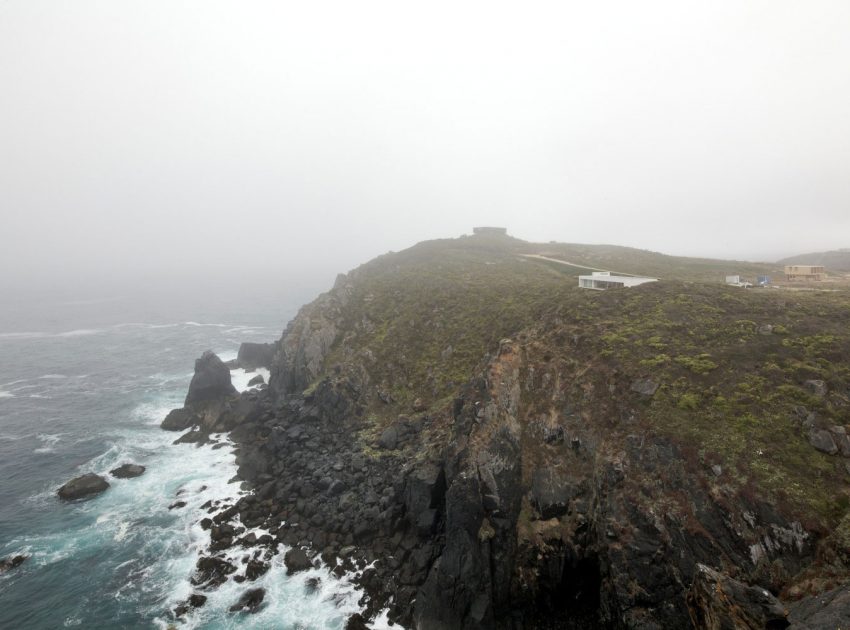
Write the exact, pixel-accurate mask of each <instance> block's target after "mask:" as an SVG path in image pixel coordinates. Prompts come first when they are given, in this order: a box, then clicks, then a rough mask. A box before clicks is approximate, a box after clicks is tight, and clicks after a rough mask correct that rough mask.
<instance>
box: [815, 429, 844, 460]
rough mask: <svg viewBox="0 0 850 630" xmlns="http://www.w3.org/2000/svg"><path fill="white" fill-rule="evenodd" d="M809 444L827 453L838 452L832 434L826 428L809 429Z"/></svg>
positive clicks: (833, 453)
mask: <svg viewBox="0 0 850 630" xmlns="http://www.w3.org/2000/svg"><path fill="white" fill-rule="evenodd" d="M809 444H811V445H812V446H814V447H815V448H816V449H818V450H819V451H821V452H822V453H826V454H827V455H835V454H836V453H837V452H838V446H837V445H836V444H835V440H834V439H833V437H832V434H831V433H830V432H829V431H826V430H824V429H815V428H813V429H812V430H811V431H809Z"/></svg>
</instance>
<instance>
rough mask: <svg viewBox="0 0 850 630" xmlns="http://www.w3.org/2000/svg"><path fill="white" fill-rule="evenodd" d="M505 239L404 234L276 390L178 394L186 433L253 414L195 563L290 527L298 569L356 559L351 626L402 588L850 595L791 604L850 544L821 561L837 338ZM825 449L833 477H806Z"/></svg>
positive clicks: (262, 543)
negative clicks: (584, 287)
mask: <svg viewBox="0 0 850 630" xmlns="http://www.w3.org/2000/svg"><path fill="white" fill-rule="evenodd" d="M485 245H487V244H486V243H483V242H482V245H481V247H484V246H485ZM435 247H436V246H435ZM449 247H454V245H451V246H449V245H447V246H446V248H443V249H440V250H439V251H440V252H441V256H442V255H443V254H445V256H448V254H446V252H450V251H452V250H450V249H449ZM476 247H477V246H476ZM487 247H490V248H493V247H495V245H487ZM499 247H502V246H501V245H500V246H499ZM482 251H483V252H484V253H483V254H480V255H478V256H477V257H476V256H473V255H472V254H470V252H469V251H467V250H464V251H463V252H462V254H461V255H459V261H460V262H457V264H456V266H455V267H452V266H451V265H452V263H451V261H449V262H446V260H445V256H443V257H440V258H439V259H437V260H435V259H428V258H427V257H426V258H423V257H422V256H421V255H420V254H421V252H411V253H407V254H405V256H407V257H406V258H405V257H404V256H399V257H395V256H391V255H388V256H387V257H386V259H385V260H379V261H377V262H375V263H370V265H369V266H367V267H368V268H366V269H360V270H357V271H356V272H352V273H351V274H349V275H347V276H342V277H340V278H339V279H338V280H337V283H336V284H335V286H334V288H333V289H332V290H331V291H330V292H328V293H327V294H324V295H323V296H321V297H320V298H318V299H317V300H316V301H315V302H313V303H311V304H309V305H307V306H305V307H304V308H302V309H301V311H300V312H299V314H298V315H297V316H296V318H295V319H294V320H293V321H292V322H290V324H289V325H288V326H287V328H286V331H285V332H284V334H283V336H282V338H281V339H280V341H279V342H278V343H277V344H275V345H274V347H275V350H276V351H275V355H274V358H273V360H272V363H271V375H270V379H269V387H268V388H258V389H256V390H252V391H249V392H246V393H243V394H242V395H238V396H237V395H235V394H233V393H232V392H231V391H229V390H228V388H227V387H226V386H224V379H223V378H221V381H220V382H219V385H222V387H219V388H218V390H217V391H218V394H217V395H215V396H211V397H209V398H206V399H205V400H204V401H203V402H200V401H194V402H192V403H191V404H190V403H189V398H188V397H187V407H186V409H185V410H183V411H181V412H180V413H177V412H174V415H173V417H172V416H169V417H170V418H171V420H170V421H169V422H168V426H169V427H174V428H181V429H186V428H190V427H197V428H196V430H195V431H193V432H190V433H187V434H186V436H184V438H181V439H186V440H189V439H192V440H194V439H195V438H196V437H198V438H203V436H205V435H207V434H208V433H209V432H212V431H219V430H222V431H223V430H228V431H230V438H231V440H232V441H233V443H234V444H235V445H236V451H235V453H236V463H237V465H238V471H239V473H238V478H239V480H241V481H242V482H243V483H244V487H246V488H250V489H251V492H250V493H248V494H245V495H244V496H241V497H240V498H239V499H238V500H236V501H235V502H233V503H232V504H231V503H221V504H215V503H213V504H211V505H209V506H205V507H208V511H209V515H208V516H207V517H205V518H204V520H203V521H202V523H201V525H202V527H204V529H205V530H207V531H208V532H209V536H210V540H209V545H208V548H207V550H206V552H205V554H208V555H205V557H204V558H202V559H201V561H199V563H198V571H197V573H196V575H195V577H194V580H195V584H197V585H199V586H203V587H204V588H214V587H215V586H216V585H217V584H221V583H222V582H223V581H226V580H231V579H232V580H234V581H236V582H240V583H242V582H246V581H247V582H250V581H251V580H254V579H257V578H258V577H259V576H261V575H263V573H264V572H265V571H266V570H267V567H268V566H269V563H270V562H271V561H272V557H273V556H274V555H275V554H277V553H280V552H281V550H282V549H289V551H288V552H287V553H286V556H285V560H284V562H285V564H286V566H287V567H288V570H289V571H290V572H295V571H303V570H308V569H309V568H310V567H312V566H313V563H314V562H318V560H319V559H321V561H322V562H324V563H325V564H326V565H327V566H328V567H329V568H330V569H331V570H332V571H333V572H334V573H336V574H337V575H342V574H344V573H348V574H349V575H353V574H354V572H357V574H356V577H353V578H352V579H354V580H355V581H356V583H357V584H358V585H359V586H360V587H361V588H362V590H363V593H364V594H363V599H362V605H363V606H364V610H363V611H362V613H361V615H362V616H361V617H352V621H351V624H352V626H353V627H359V624H361V623H365V622H368V620H369V619H371V618H373V617H374V615H375V614H377V612H378V611H380V610H382V609H384V608H389V613H388V616H389V619H390V620H392V621H393V622H399V623H401V624H403V625H404V626H405V627H415V628H419V629H422V630H425V629H430V628H433V629H437V628H439V629H442V628H452V629H457V630H461V629H462V630H473V629H475V630H484V629H485V628H487V629H489V628H494V629H496V630H508V629H511V630H513V629H514V628H537V627H551V628H591V629H592V628H631V629H640V630H649V629H656V628H657V629H667V628H686V627H690V626H692V625H696V626H697V627H706V628H737V627H741V628H784V627H786V626H787V625H788V624H789V623H794V624H801V623H802V624H805V623H808V621H809V620H816V621H817V620H818V619H832V620H834V619H837V618H838V617H837V616H836V615H840V614H843V613H842V612H841V611H842V610H843V609H844V606H843V603H842V602H844V601H845V599H844V595H842V593H841V592H838V593H837V594H836V595H835V597H834V598H832V599H831V600H830V601H831V602H832V601H834V602H835V603H834V604H830V605H824V606H822V607H821V608H819V609H818V608H817V606H815V605H814V604H811V605H810V606H809V607H808V608H807V607H806V606H807V605H805V604H803V603H802V602H801V603H800V605H799V607H798V608H793V610H792V612H791V614H790V615H786V608H788V606H787V605H786V604H787V603H788V601H790V597H791V595H789V593H792V592H793V593H797V594H796V595H794V597H795V598H799V597H801V596H802V594H804V593H810V592H818V589H819V590H824V587H823V584H827V585H828V588H832V587H833V586H835V585H836V583H838V580H840V579H841V577H842V576H844V575H846V574H845V573H841V571H843V570H845V569H842V568H841V566H839V565H840V564H841V563H836V566H837V567H838V568H836V569H835V572H834V573H830V574H829V575H830V579H829V580H827V581H824V582H823V584H821V583H820V582H818V583H815V582H814V581H810V582H805V580H803V579H802V578H800V577H799V576H801V575H803V573H804V572H805V571H806V570H817V563H819V562H820V563H824V562H826V560H825V556H826V554H825V552H824V548H823V545H822V542H823V538H824V536H825V535H827V534H828V527H827V524H834V520H835V518H836V516H835V515H836V514H837V515H839V516H840V511H841V510H842V509H844V508H843V507H842V505H844V503H843V501H844V499H843V496H844V493H845V491H844V486H845V485H846V475H847V473H846V472H845V469H844V460H842V457H846V456H850V439H848V438H847V434H846V430H845V427H844V421H842V420H841V418H843V417H846V411H847V409H850V400H848V399H847V397H846V396H845V395H844V394H843V393H842V392H846V391H848V387H847V384H846V383H843V382H838V381H840V377H839V376H833V377H831V378H832V379H833V380H831V381H829V382H828V383H827V382H826V381H824V383H825V384H824V387H823V388H821V387H820V386H819V385H818V386H817V387H815V386H813V385H808V384H805V379H806V378H810V375H811V374H815V375H819V374H821V373H824V374H825V373H827V370H826V368H825V367H824V366H826V365H827V361H826V359H823V360H821V359H822V358H817V353H816V351H818V349H819V348H821V346H823V347H824V348H825V350H824V351H823V352H826V353H830V354H829V357H831V358H832V360H834V361H839V360H840V358H841V357H840V356H839V355H840V352H839V351H837V350H836V349H835V344H834V343H833V342H832V341H830V342H829V343H828V344H827V342H826V341H825V340H824V339H825V338H824V337H822V336H814V337H812V336H809V337H805V338H803V339H802V340H789V338H788V327H787V326H785V325H783V326H781V327H780V326H779V325H778V324H777V325H776V326H775V328H774V330H772V331H771V334H769V335H767V334H760V333H759V331H758V326H757V324H755V323H754V322H758V321H765V320H767V321H775V322H779V321H783V322H785V321H786V319H785V315H784V314H783V313H785V310H786V309H779V308H778V307H777V308H773V307H771V306H770V305H766V304H764V303H762V302H758V303H757V304H755V305H751V304H750V303H749V302H742V301H745V300H749V299H759V300H761V299H762V298H761V297H758V296H757V297H756V298H750V296H749V295H741V296H739V295H737V294H735V295H732V294H729V293H728V292H725V291H723V290H722V287H718V288H714V287H710V288H706V289H704V290H703V289H694V287H693V286H691V285H681V286H679V285H677V286H673V285H666V284H665V283H661V282H659V283H657V284H656V285H653V286H651V287H647V288H643V287H642V288H641V291H640V292H637V291H631V292H619V293H618V292H616V291H611V292H608V293H603V294H593V295H592V296H591V295H590V294H589V293H582V294H580V295H578V296H576V295H574V293H575V291H576V290H575V289H563V288H562V287H561V284H562V283H561V281H560V278H559V277H557V276H556V275H554V276H553V275H552V274H548V275H544V276H541V277H543V278H546V279H547V280H546V281H545V282H546V284H545V286H541V287H536V288H535V291H536V293H535V292H532V291H530V290H529V289H528V287H527V283H528V278H529V277H530V275H529V274H528V273H527V269H528V267H527V265H528V264H531V263H530V262H528V261H524V262H516V260H515V258H516V256H515V252H513V251H511V252H508V254H504V255H502V254H503V253H500V252H499V251H496V250H494V249H485V250H482ZM427 265H432V266H433V267H434V269H435V271H434V273H433V274H432V275H431V276H428V275H427V274H426V273H425V272H423V268H425V267H427ZM511 265H515V267H511ZM492 268H495V269H492ZM511 269H513V271H512V272H511V271H510V270H511ZM506 270H507V271H506ZM491 272H492V275H482V274H489V273H491ZM506 273H515V274H516V276H515V277H514V280H513V281H512V282H513V284H510V285H509V286H508V287H507V288H505V286H506V285H505V284H503V282H504V277H505V274H506ZM405 274H407V275H405ZM482 277H485V278H486V282H490V283H492V285H493V286H494V287H495V288H494V289H493V290H488V291H483V292H482V291H481V287H482V285H484V284H486V282H485V281H484V280H482ZM409 278H413V279H414V280H417V281H421V282H422V284H423V285H424V286H425V288H424V289H423V288H422V287H421V286H420V285H414V284H412V283H411V282H410V281H409ZM550 280H551V282H552V284H548V282H549V281H550ZM556 280H557V281H558V283H559V284H555V281H556ZM562 290H563V293H559V292H560V291H562ZM510 291H513V292H515V293H516V294H520V293H521V294H522V296H523V298H522V299H519V298H517V297H516V295H511V294H510ZM506 293H507V296H506V295H505V294H506ZM694 293H698V295H693V294H694ZM553 295H554V296H555V297H552V296H553ZM758 295H762V294H758ZM434 296H440V299H436V298H435V297H434ZM529 296H531V298H529ZM535 296H543V297H540V302H539V303H538V306H537V307H535V308H534V309H530V310H528V311H525V310H521V312H519V314H517V313H516V311H515V310H514V309H523V308H524V307H525V306H526V302H527V301H528V300H529V299H537V298H536V297H535ZM765 299H766V298H765ZM799 299H803V300H805V299H808V298H807V297H805V296H801V297H800V298H799ZM570 300H574V301H575V303H569V301H570ZM713 300H716V302H715V301H713ZM470 304H472V305H475V309H472V307H469V305H470ZM798 308H799V309H800V310H805V309H803V307H798ZM823 308H825V307H824V306H823V305H822V304H821V303H820V302H819V303H817V304H816V305H815V306H813V307H812V309H813V310H812V311H811V312H812V313H814V312H817V313H820V312H821V311H820V309H823ZM464 309H468V310H464ZM476 309H477V310H476ZM641 309H643V310H641ZM807 312H808V311H807ZM824 312H826V311H824ZM470 313H472V314H471V315H470ZM635 313H639V314H641V313H642V314H644V315H645V316H646V317H645V318H643V319H642V318H641V317H634V314H635ZM694 313H696V314H698V315H699V316H700V317H704V318H705V320H701V319H697V320H692V319H689V318H693V317H694ZM829 313H830V316H831V317H833V318H837V320H836V321H838V320H841V317H845V318H846V315H842V314H841V313H843V311H837V310H833V311H829ZM473 317H477V318H478V319H473ZM511 317H515V318H516V319H515V320H511V319H510V318H511ZM818 317H820V315H818ZM646 318H648V322H649V323H647V321H645V319H646ZM652 318H655V319H652ZM505 321H514V322H515V323H513V324H511V326H512V327H513V328H512V329H511V330H509V331H508V334H510V338H506V335H505V334H504V332H505V331H504V330H503V329H502V328H500V326H502V325H503V322H505ZM830 321H831V320H830ZM841 321H844V320H841ZM837 326H838V324H836V327H837ZM505 327H506V328H507V327H508V326H507V325H505ZM815 329H816V327H815V326H814V324H812V322H807V324H806V330H815ZM836 329H837V328H833V329H832V332H833V333H834V334H835V335H838V333H836V332H835V330H836ZM499 333H502V334H499ZM476 335H478V337H476V339H479V340H480V345H477V346H476V345H474V344H470V343H468V341H469V339H470V338H472V337H475V336H476ZM712 335H714V336H712ZM715 338H716V340H717V342H716V344H715ZM499 339H501V341H499ZM400 340H403V343H402V342H401V341H400ZM786 341H787V342H786ZM712 344H715V345H712ZM702 346H706V348H703V347H702ZM845 346H846V344H845ZM845 346H842V347H845ZM846 347H850V346H846ZM703 350H705V351H703ZM709 350H710V352H709ZM470 357H471V358H470ZM764 357H770V360H769V361H768V360H767V359H764ZM813 357H816V358H817V360H815V359H813ZM783 361H785V363H783ZM209 362H210V363H214V362H212V361H209ZM739 364H740V367H739ZM458 366H462V367H463V369H460V368H459V367H458ZM721 366H722V368H723V369H717V368H718V367H721ZM201 367H203V366H201ZM785 367H787V368H788V370H789V373H790V374H791V376H792V378H786V377H785V375H784V374H783V372H782V370H783V368H785ZM216 370H217V368H216ZM198 371H203V372H206V369H205V368H204V369H203V370H201V369H200V368H199V370H198ZM801 374H803V375H805V376H800V375H801ZM830 374H832V373H831V372H830ZM835 374H836V375H837V374H838V372H835ZM648 375H649V377H648ZM771 379H773V380H771ZM783 379H785V380H783ZM833 381H836V382H833ZM193 383H194V379H193ZM228 383H229V378H228ZM801 402H803V403H805V404H806V405H807V406H808V409H807V408H804V407H802V406H801V404H800V403H801ZM759 414H762V415H759ZM187 436H188V437H187ZM766 436H767V437H766ZM772 436H777V437H776V438H775V439H774V438H773V437H772ZM768 438H770V439H768ZM771 440H774V441H771ZM810 470H814V471H816V475H817V479H818V484H817V485H812V486H807V485H806V484H804V483H803V481H804V480H805V479H806V477H805V475H807V474H809V471H810ZM824 488H828V492H825V491H824ZM801 489H802V490H801ZM812 493H821V494H819V495H818V501H817V502H816V501H811V500H810V497H809V495H810V494H812ZM829 493H831V494H829ZM823 495H825V497H824V496H823ZM818 510H821V511H820V512H818ZM254 528H263V530H264V531H266V532H268V533H266V534H263V535H257V534H256V533H253V530H254ZM247 532H251V533H247ZM237 546H238V547H239V548H240V549H244V555H242V556H241V559H240V560H234V561H232V563H231V561H229V560H227V559H226V558H225V557H224V555H223V552H224V550H226V549H229V548H232V547H237ZM844 546H845V547H847V548H848V549H850V544H848V545H844ZM841 548H842V549H843V548H844V547H841ZM836 553H837V552H836ZM842 553H843V552H842ZM813 567H815V568H813ZM804 582H805V586H806V589H808V590H799V592H798V591H793V590H789V586H790V585H794V584H798V583H801V584H802V583H804ZM800 588H801V589H802V587H800ZM779 597H782V598H783V599H782V600H780V599H778V598H779ZM786 598H788V599H786ZM250 608H251V605H250V604H249V603H245V604H241V605H238V606H234V609H236V610H243V609H246V610H248V609H250ZM827 608H829V612H826V610H827ZM820 614H823V615H824V616H823V617H817V615H820ZM796 615H799V616H797V617H795V616H796ZM830 615H831V616H830ZM798 619H799V620H800V621H798ZM818 623H821V621H818ZM824 623H826V622H824ZM799 627H806V626H805V625H803V626H799ZM813 627H816V626H813ZM824 627H826V626H824Z"/></svg>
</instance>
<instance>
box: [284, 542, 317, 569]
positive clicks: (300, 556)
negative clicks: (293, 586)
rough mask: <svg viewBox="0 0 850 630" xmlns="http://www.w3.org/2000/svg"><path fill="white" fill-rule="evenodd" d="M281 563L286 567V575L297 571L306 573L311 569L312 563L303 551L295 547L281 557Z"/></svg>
mask: <svg viewBox="0 0 850 630" xmlns="http://www.w3.org/2000/svg"><path fill="white" fill-rule="evenodd" d="M283 563H284V564H285V565H286V574H287V575H292V574H294V573H298V572H299V571H306V570H307V569H312V568H313V563H312V562H311V561H310V558H309V557H308V556H307V554H306V553H305V552H304V550H303V549H301V548H299V547H295V548H293V549H290V550H289V551H287V552H286V555H285V556H284V557H283Z"/></svg>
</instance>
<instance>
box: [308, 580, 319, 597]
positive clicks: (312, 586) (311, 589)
mask: <svg viewBox="0 0 850 630" xmlns="http://www.w3.org/2000/svg"><path fill="white" fill-rule="evenodd" d="M321 583H322V580H321V579H319V578H317V577H311V578H309V579H308V580H307V583H306V587H307V593H308V594H310V595H313V594H314V593H317V592H318V591H319V585H320V584H321Z"/></svg>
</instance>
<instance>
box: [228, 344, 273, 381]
mask: <svg viewBox="0 0 850 630" xmlns="http://www.w3.org/2000/svg"><path fill="white" fill-rule="evenodd" d="M274 351H275V346H274V344H272V343H251V342H249V341H244V342H242V344H241V345H240V346H239V352H238V353H237V354H236V364H237V365H238V366H239V367H241V368H244V369H245V370H248V371H251V370H256V369H257V368H260V367H262V368H270V367H271V365H272V361H273V360H274ZM249 385H250V383H249Z"/></svg>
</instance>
